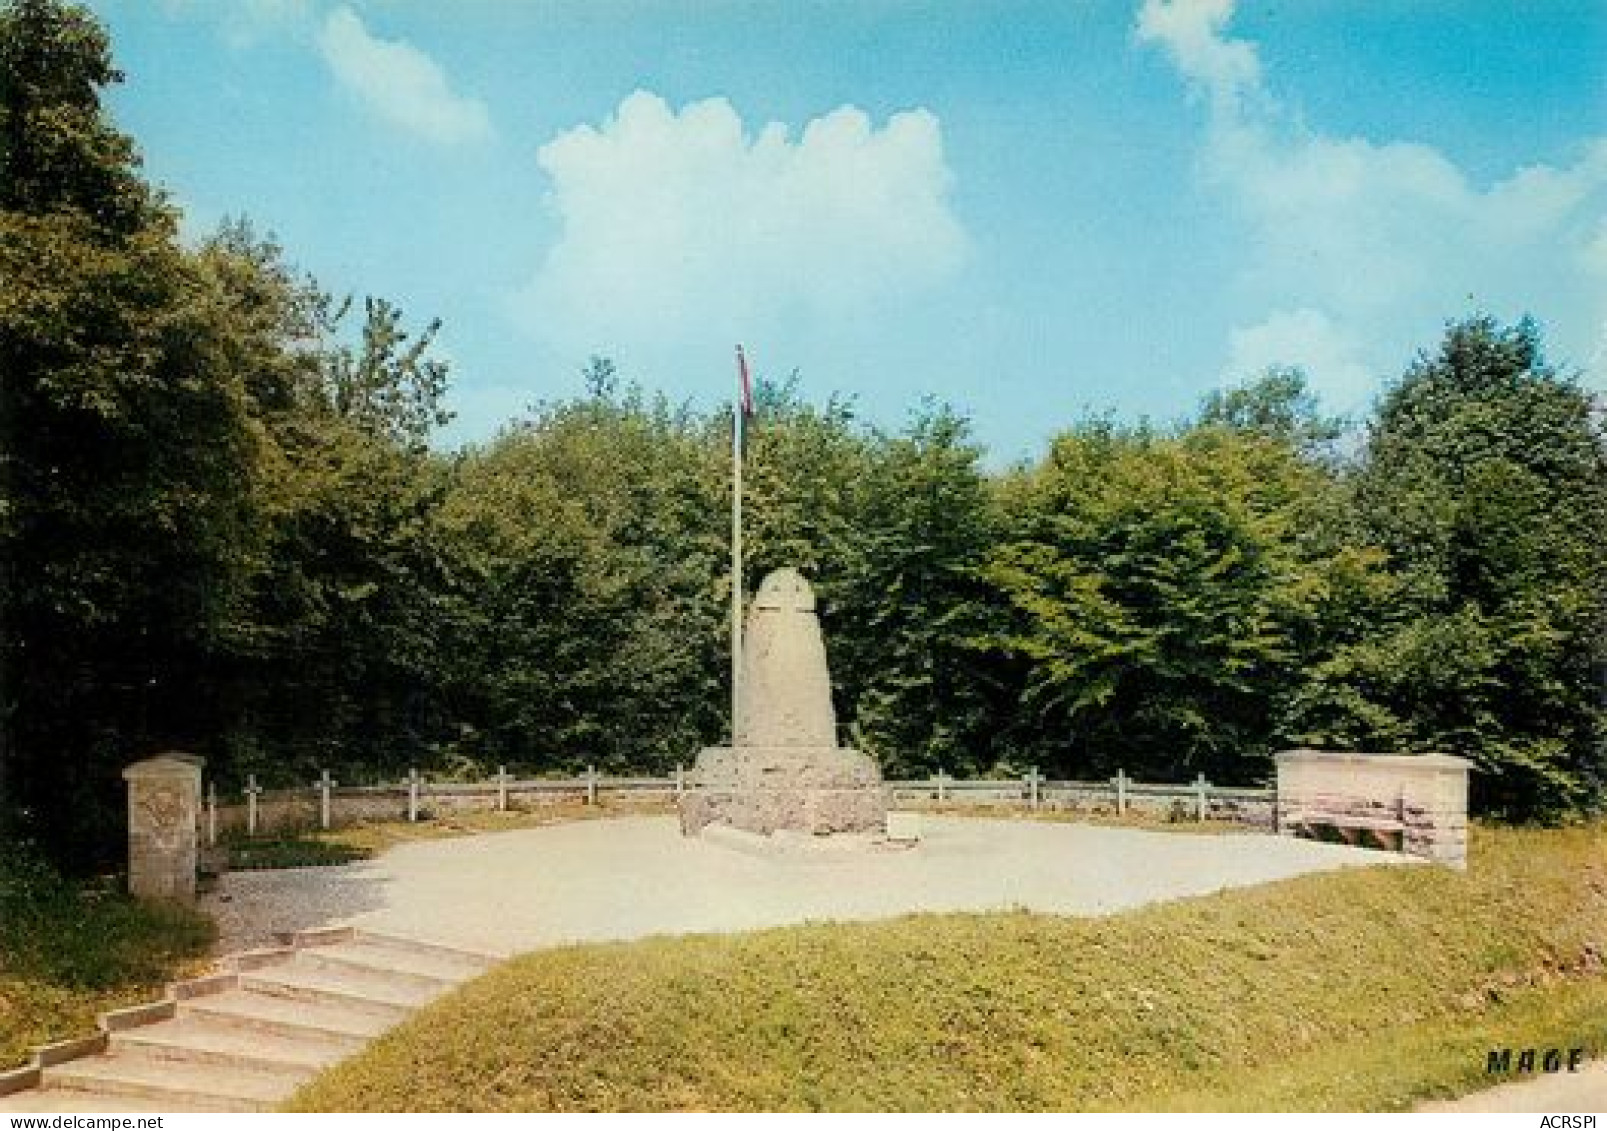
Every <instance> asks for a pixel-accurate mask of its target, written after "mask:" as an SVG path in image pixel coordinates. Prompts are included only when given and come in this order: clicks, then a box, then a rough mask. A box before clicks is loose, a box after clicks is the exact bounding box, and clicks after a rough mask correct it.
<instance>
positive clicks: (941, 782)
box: [932, 766, 949, 805]
mask: <svg viewBox="0 0 1607 1131" xmlns="http://www.w3.org/2000/svg"><path fill="white" fill-rule="evenodd" d="M932 780H933V781H934V782H936V783H937V803H938V804H939V805H941V804H943V802H945V801H947V800H948V784H949V776H948V775H947V774H945V773H944V772H943V767H942V766H939V767H938V768H937V773H936V774H934V775H933V777H932Z"/></svg>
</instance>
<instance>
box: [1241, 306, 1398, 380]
mask: <svg viewBox="0 0 1607 1131" xmlns="http://www.w3.org/2000/svg"><path fill="white" fill-rule="evenodd" d="M1274 366H1277V367H1280V368H1282V367H1285V366H1297V367H1299V368H1300V369H1302V370H1304V371H1305V373H1306V376H1307V377H1309V378H1310V379H1311V381H1312V384H1313V386H1314V387H1319V388H1321V389H1322V390H1323V391H1324V392H1325V393H1327V394H1329V395H1330V396H1332V397H1333V398H1334V399H1335V400H1336V401H1341V402H1346V403H1354V402H1356V401H1359V400H1361V399H1362V398H1363V397H1365V396H1366V394H1367V393H1368V391H1369V390H1370V389H1371V387H1372V384H1373V374H1372V372H1371V371H1370V370H1369V369H1368V368H1367V366H1366V365H1365V364H1364V363H1363V362H1362V361H1361V359H1360V357H1359V356H1358V354H1357V350H1356V343H1355V342H1354V341H1352V340H1351V338H1350V336H1349V335H1347V334H1346V333H1344V332H1343V331H1342V330H1340V329H1339V328H1338V327H1337V326H1335V325H1334V324H1333V323H1332V322H1331V321H1329V319H1328V316H1327V315H1326V314H1324V313H1322V311H1320V310H1312V309H1310V308H1309V307H1302V308H1300V309H1298V310H1275V311H1273V312H1272V314H1270V315H1269V316H1268V317H1267V318H1266V319H1265V320H1264V321H1262V322H1259V323H1257V324H1256V325H1254V326H1240V327H1236V328H1235V329H1234V330H1233V331H1232V332H1231V333H1230V334H1229V335H1228V363H1227V366H1226V367H1225V369H1224V371H1223V372H1224V376H1225V377H1227V378H1228V379H1229V380H1230V381H1232V382H1234V383H1238V382H1242V381H1245V380H1248V379H1250V378H1253V377H1256V376H1258V375H1260V374H1261V373H1264V372H1265V371H1266V370H1268V369H1270V368H1273V367H1274Z"/></svg>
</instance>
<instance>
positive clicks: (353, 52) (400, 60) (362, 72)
mask: <svg viewBox="0 0 1607 1131" xmlns="http://www.w3.org/2000/svg"><path fill="white" fill-rule="evenodd" d="M318 50H319V51H320V53H321V54H322V55H323V57H324V61H325V62H326V63H328V64H329V68H330V70H332V71H333V72H334V74H335V77H336V78H337V79H339V80H340V82H341V84H342V85H343V86H345V87H346V88H347V89H348V90H350V91H352V92H353V93H354V94H356V95H357V96H358V97H359V98H360V99H362V100H363V102H365V103H366V104H367V105H368V106H369V107H371V108H372V109H373V110H374V111H375V113H377V114H379V115H380V117H382V118H384V119H386V120H387V121H389V122H391V123H393V124H395V125H398V126H401V127H402V128H403V129H406V130H408V131H410V132H412V133H415V134H418V135H419V136H420V137H423V138H426V139H428V140H430V141H434V142H439V143H442V144H455V143H460V142H473V141H484V140H486V139H488V138H490V137H491V135H492V129H491V116H490V114H488V113H487V112H486V108H485V104H484V103H482V102H479V101H478V100H476V99H473V98H466V97H464V96H462V95H459V94H454V93H453V91H452V88H451V86H450V84H448V82H447V78H446V72H445V71H443V70H442V69H441V67H440V64H438V63H436V62H435V60H433V59H431V58H430V57H429V56H428V55H426V54H424V52H422V51H420V50H419V49H418V48H416V47H414V46H412V45H411V44H408V43H403V42H400V41H391V40H384V39H380V38H377V37H376V36H374V35H371V34H370V33H369V31H368V29H367V28H366V27H364V26H363V21H362V20H361V19H359V18H358V16H357V14H356V13H355V12H353V11H352V10H351V9H350V8H336V9H335V10H334V11H333V12H331V13H330V14H329V16H328V17H327V18H326V19H325V20H324V23H323V27H322V28H321V29H320V30H319V33H318Z"/></svg>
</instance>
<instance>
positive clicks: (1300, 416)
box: [1199, 366, 1345, 451]
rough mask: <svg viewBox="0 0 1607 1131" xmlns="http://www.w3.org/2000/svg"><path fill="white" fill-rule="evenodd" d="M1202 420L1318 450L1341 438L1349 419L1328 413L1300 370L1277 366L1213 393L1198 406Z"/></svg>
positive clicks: (1303, 448)
mask: <svg viewBox="0 0 1607 1131" xmlns="http://www.w3.org/2000/svg"><path fill="white" fill-rule="evenodd" d="M1199 420H1200V423H1201V424H1203V425H1206V426H1220V427H1224V428H1232V429H1235V430H1237V431H1241V432H1251V433H1254V434H1256V435H1259V436H1266V437H1268V438H1269V439H1274V440H1282V441H1284V442H1285V443H1288V444H1290V445H1292V446H1294V447H1296V448H1298V449H1301V450H1302V451H1317V450H1320V449H1321V448H1322V446H1323V445H1326V444H1330V443H1332V442H1333V441H1335V440H1337V439H1339V438H1340V437H1341V436H1342V435H1344V432H1345V421H1343V420H1341V419H1339V418H1337V417H1331V416H1324V415H1322V412H1321V411H1320V409H1319V408H1318V405H1317V396H1316V394H1315V393H1313V392H1312V391H1311V389H1310V387H1309V386H1308V384H1307V382H1306V375H1305V373H1304V372H1302V371H1301V370H1299V369H1290V368H1283V367H1278V366H1274V367H1273V368H1271V369H1268V370H1267V371H1266V372H1264V373H1263V374H1262V375H1261V376H1260V377H1258V378H1256V379H1255V380H1253V381H1251V382H1249V383H1248V384H1244V385H1237V386H1234V387H1232V388H1229V389H1217V390H1214V391H1212V392H1211V393H1210V394H1209V395H1208V396H1207V397H1206V398H1205V402H1204V403H1203V404H1202V405H1201V406H1200V418H1199Z"/></svg>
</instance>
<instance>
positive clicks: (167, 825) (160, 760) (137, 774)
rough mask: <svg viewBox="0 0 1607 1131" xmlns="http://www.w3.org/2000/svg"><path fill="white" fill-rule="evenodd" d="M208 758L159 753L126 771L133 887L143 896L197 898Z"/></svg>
mask: <svg viewBox="0 0 1607 1131" xmlns="http://www.w3.org/2000/svg"><path fill="white" fill-rule="evenodd" d="M203 764H204V762H203V760H202V759H200V758H197V757H195V756H193V755H189V754H158V755H157V756H156V757H154V758H146V759H145V760H144V761H141V762H135V763H134V764H133V765H131V766H129V767H127V768H126V769H124V770H123V780H124V781H126V782H127V783H128V890H129V894H131V895H133V896H135V897H136V898H138V899H170V900H178V901H181V902H185V903H188V902H191V901H192V900H194V899H195V865H196V850H197V845H196V825H197V823H198V818H199V817H200V810H201V767H202V765H203Z"/></svg>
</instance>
